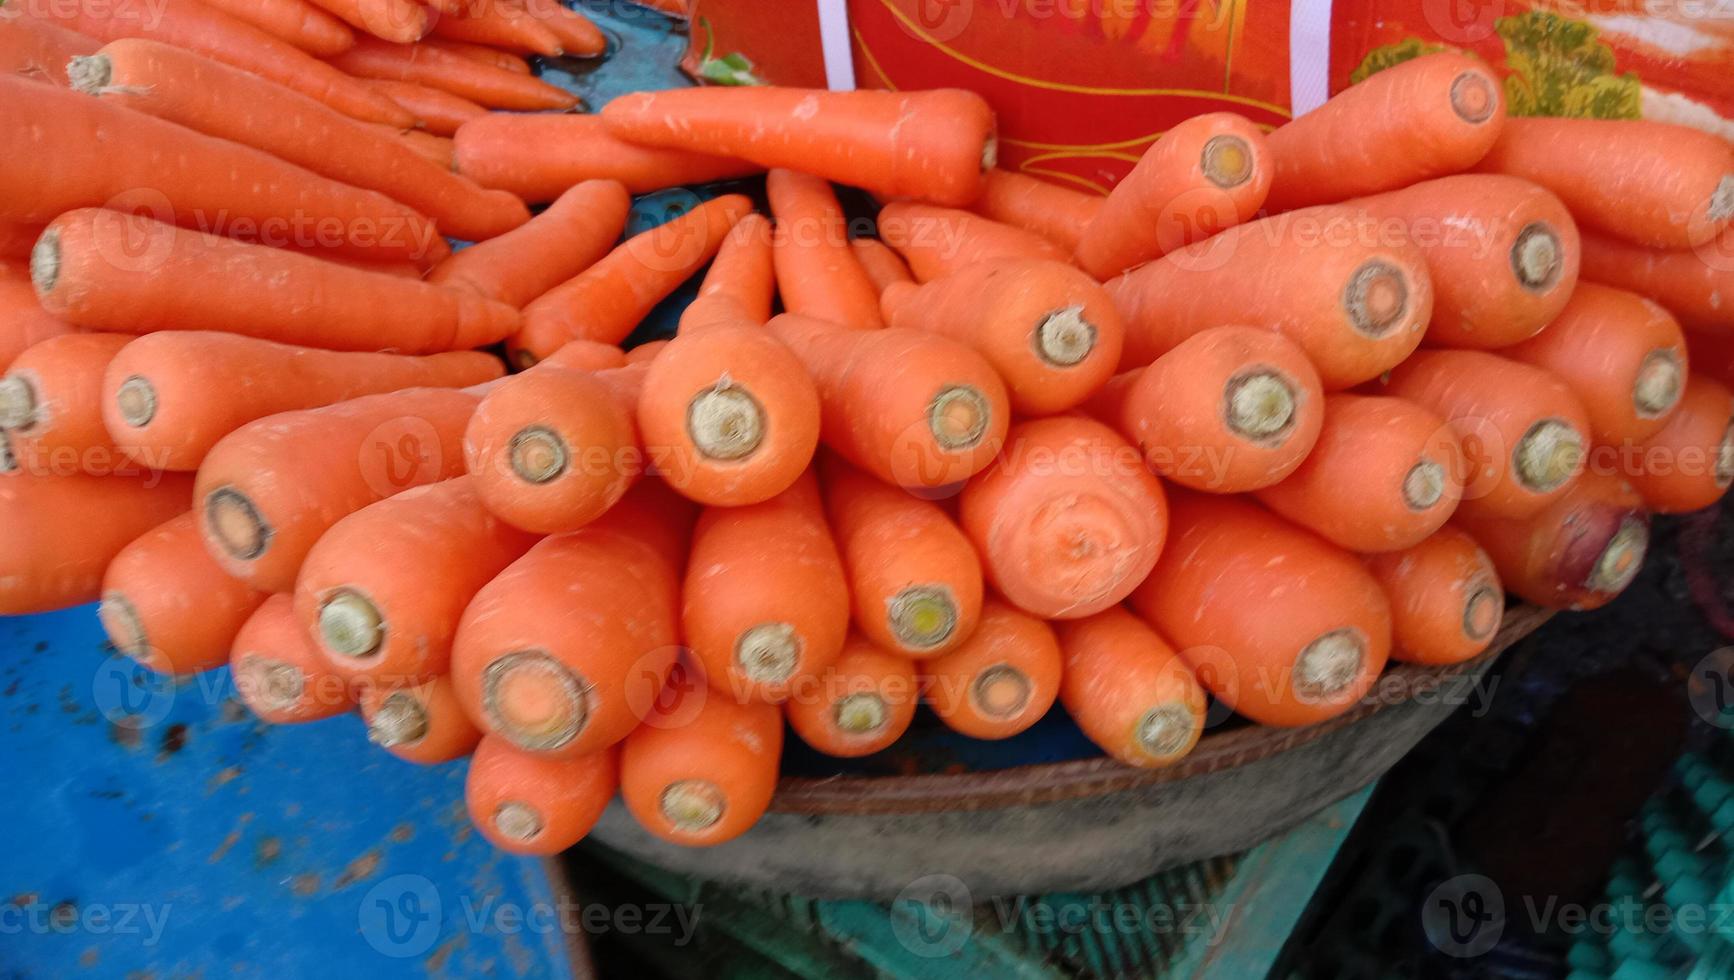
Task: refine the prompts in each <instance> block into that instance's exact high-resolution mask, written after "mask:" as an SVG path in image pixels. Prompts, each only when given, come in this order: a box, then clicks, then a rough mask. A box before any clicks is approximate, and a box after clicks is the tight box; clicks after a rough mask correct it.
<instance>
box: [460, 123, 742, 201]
mask: <svg viewBox="0 0 1734 980" xmlns="http://www.w3.org/2000/svg"><path fill="white" fill-rule="evenodd" d="M455 140H456V142H457V165H458V173H461V174H463V175H464V176H466V177H468V178H470V179H471V180H473V181H475V182H476V183H478V184H481V185H482V186H483V187H493V188H496V189H498V190H505V191H511V192H512V193H514V194H516V195H518V196H519V197H521V198H523V199H524V200H526V201H528V202H530V203H531V204H537V203H540V202H543V201H552V200H553V199H555V198H556V197H559V196H560V195H561V194H562V193H564V192H565V191H566V189H567V188H568V187H571V186H572V185H574V184H578V183H581V182H583V181H586V180H618V181H620V182H621V183H622V184H625V185H626V189H627V190H629V191H631V192H632V193H634V194H648V193H650V192H652V191H660V190H665V189H667V188H670V187H679V186H682V185H685V184H708V183H710V182H712V181H716V180H728V179H731V178H734V177H745V176H747V175H749V174H756V173H759V172H761V171H763V170H764V168H763V167H761V166H759V165H757V164H754V163H748V162H746V161H744V160H734V159H730V158H728V157H719V156H712V155H710V154H708V153H700V152H686V151H682V150H655V149H649V148H646V147H641V146H635V145H633V144H631V143H627V142H625V141H624V140H620V139H617V138H615V137H614V136H612V135H610V134H609V132H608V128H607V127H606V126H604V125H603V124H602V118H601V117H600V116H591V115H571V114H565V113H561V114H554V113H529V114H527V113H519V112H490V113H488V114H487V115H485V116H482V117H481V118H479V119H472V120H470V121H469V122H466V123H464V124H463V125H462V126H460V127H458V132H457V135H456V137H455Z"/></svg>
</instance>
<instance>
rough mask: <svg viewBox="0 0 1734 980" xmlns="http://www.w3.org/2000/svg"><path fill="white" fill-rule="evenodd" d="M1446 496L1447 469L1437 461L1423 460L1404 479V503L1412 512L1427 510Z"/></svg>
mask: <svg viewBox="0 0 1734 980" xmlns="http://www.w3.org/2000/svg"><path fill="white" fill-rule="evenodd" d="M1443 496H1445V467H1443V466H1441V465H1439V463H1438V462H1437V461H1436V460H1431V459H1423V460H1422V461H1420V462H1419V463H1416V464H1415V465H1414V466H1411V467H1409V472H1408V474H1407V475H1405V476H1404V477H1403V503H1405V504H1408V505H1409V509H1410V510H1417V511H1419V510H1426V509H1427V508H1429V507H1431V506H1433V505H1434V504H1436V503H1438V502H1439V498H1440V497H1443Z"/></svg>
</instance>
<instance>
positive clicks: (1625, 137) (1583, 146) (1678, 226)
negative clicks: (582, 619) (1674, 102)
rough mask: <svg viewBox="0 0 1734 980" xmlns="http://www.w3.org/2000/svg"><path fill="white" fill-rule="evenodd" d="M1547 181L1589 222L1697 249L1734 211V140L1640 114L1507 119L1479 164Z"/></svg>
mask: <svg viewBox="0 0 1734 980" xmlns="http://www.w3.org/2000/svg"><path fill="white" fill-rule="evenodd" d="M1477 169H1479V170H1481V171H1482V172H1484V173H1498V174H1508V175H1510V176H1512V177H1522V178H1523V179H1524V180H1529V181H1534V182H1535V183H1537V184H1540V185H1541V186H1543V187H1545V188H1547V189H1548V190H1550V191H1552V192H1553V193H1554V194H1556V195H1558V197H1559V199H1560V200H1562V201H1564V202H1565V206H1566V207H1568V208H1570V209H1571V213H1572V215H1573V216H1574V217H1576V218H1577V219H1578V221H1580V222H1582V223H1583V224H1584V225H1585V226H1586V227H1589V228H1594V229H1595V230H1597V231H1599V232H1602V233H1604V234H1608V235H1612V236H1614V237H1616V238H1619V239H1622V240H1624V241H1628V242H1631V243H1633V244H1636V245H1648V246H1651V247H1653V248H1695V247H1697V246H1699V245H1703V244H1705V243H1706V242H1709V241H1710V240H1711V239H1713V238H1715V237H1716V236H1717V235H1719V234H1721V233H1722V232H1723V230H1724V229H1726V228H1728V227H1729V221H1730V220H1734V148H1730V147H1729V145H1728V143H1727V141H1726V140H1724V139H1722V138H1721V137H1719V136H1713V135H1711V134H1710V133H1706V132H1703V131H1702V130H1697V129H1693V128H1691V127H1689V126H1675V125H1672V124H1670V123H1664V122H1649V121H1645V120H1637V119H1620V120H1617V121H1616V120H1612V119H1539V118H1529V119H1509V120H1507V121H1506V123H1505V128H1504V130H1503V131H1502V132H1501V133H1500V134H1499V140H1498V141H1497V142H1495V143H1494V144H1493V149H1492V150H1490V151H1489V152H1488V154H1487V156H1486V157H1485V158H1484V159H1483V160H1482V161H1481V164H1480V166H1479V167H1478V168H1477Z"/></svg>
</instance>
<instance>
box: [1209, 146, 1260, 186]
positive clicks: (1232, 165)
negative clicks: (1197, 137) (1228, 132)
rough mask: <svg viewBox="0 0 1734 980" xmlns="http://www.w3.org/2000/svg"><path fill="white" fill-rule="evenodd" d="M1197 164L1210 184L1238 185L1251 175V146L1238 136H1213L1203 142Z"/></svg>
mask: <svg viewBox="0 0 1734 980" xmlns="http://www.w3.org/2000/svg"><path fill="white" fill-rule="evenodd" d="M1198 166H1199V167H1200V168H1201V169H1202V170H1203V171H1204V176H1205V177H1207V178H1209V179H1210V182H1211V183H1212V184H1215V185H1216V186H1218V187H1221V188H1223V189H1224V190H1226V189H1228V188H1230V187H1239V186H1240V185H1241V184H1244V183H1246V181H1247V178H1249V177H1251V176H1252V148H1251V147H1249V146H1247V145H1246V140H1243V139H1241V138H1240V137H1238V136H1215V137H1212V138H1211V139H1210V141H1209V142H1207V143H1205V144H1204V153H1203V154H1202V155H1201V156H1200V157H1199V159H1198Z"/></svg>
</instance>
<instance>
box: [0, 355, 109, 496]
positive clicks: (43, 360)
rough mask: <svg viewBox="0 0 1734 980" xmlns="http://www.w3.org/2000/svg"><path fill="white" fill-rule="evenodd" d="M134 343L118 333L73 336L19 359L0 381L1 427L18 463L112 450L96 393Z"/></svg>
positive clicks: (81, 455)
mask: <svg viewBox="0 0 1734 980" xmlns="http://www.w3.org/2000/svg"><path fill="white" fill-rule="evenodd" d="M130 340H132V337H130V336H128V335H127V334H120V333H69V334H63V335H61V336H59V337H50V338H48V339H47V340H44V341H43V342H42V343H40V344H37V345H36V346H34V347H32V348H30V349H29V350H26V351H25V352H24V353H22V354H20V355H18V359H17V360H15V361H13V362H12V367H11V368H10V369H9V370H8V371H7V372H6V377H5V378H4V379H0V429H5V430H7V432H6V435H7V438H8V439H9V440H10V442H11V451H12V454H13V455H14V456H15V457H16V458H17V459H18V460H19V461H20V462H24V461H27V460H41V461H44V462H46V461H47V460H50V459H53V458H55V457H57V456H59V457H66V458H80V457H83V456H84V454H86V453H89V452H91V451H93V450H96V451H101V450H104V449H107V448H109V447H112V446H113V442H112V441H111V440H110V439H109V435H108V430H107V429H105V428H103V424H102V404H101V401H100V399H99V397H98V393H99V392H100V391H101V390H102V373H103V371H104V370H105V369H106V368H107V367H108V364H109V362H110V361H112V360H114V357H115V355H116V354H118V353H120V349H121V348H122V347H123V346H125V345H126V343H127V342H128V341H130ZM26 465H30V464H28V463H26Z"/></svg>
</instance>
